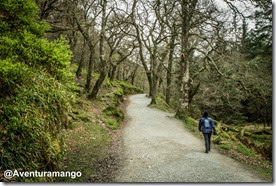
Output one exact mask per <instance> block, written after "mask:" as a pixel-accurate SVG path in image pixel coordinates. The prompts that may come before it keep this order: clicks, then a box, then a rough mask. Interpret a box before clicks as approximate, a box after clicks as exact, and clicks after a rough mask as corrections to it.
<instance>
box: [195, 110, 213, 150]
mask: <svg viewBox="0 0 276 186" xmlns="http://www.w3.org/2000/svg"><path fill="white" fill-rule="evenodd" d="M198 130H199V131H200V132H202V134H203V136H204V140H205V149H206V150H205V153H208V152H209V151H210V150H211V136H212V132H213V134H214V135H216V134H217V132H216V128H215V123H214V122H213V120H212V119H211V118H209V117H208V112H207V111H204V112H203V116H202V118H200V120H199V123H198Z"/></svg>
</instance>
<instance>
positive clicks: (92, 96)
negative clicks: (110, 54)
mask: <svg viewBox="0 0 276 186" xmlns="http://www.w3.org/2000/svg"><path fill="white" fill-rule="evenodd" d="M105 76H106V73H105V72H103V71H102V72H101V74H100V77H99V78H98V80H97V82H96V84H95V86H94V87H93V90H92V92H91V94H89V96H88V99H92V100H95V99H96V98H97V95H98V93H99V90H100V88H101V86H102V83H103V81H104V79H105Z"/></svg>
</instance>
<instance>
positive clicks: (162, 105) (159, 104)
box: [150, 94, 174, 113]
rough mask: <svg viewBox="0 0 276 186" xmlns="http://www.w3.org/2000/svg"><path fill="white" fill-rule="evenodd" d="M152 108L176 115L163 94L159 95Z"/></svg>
mask: <svg viewBox="0 0 276 186" xmlns="http://www.w3.org/2000/svg"><path fill="white" fill-rule="evenodd" d="M150 107H153V108H157V109H160V110H163V111H165V112H170V113H174V110H173V108H172V107H171V106H170V105H168V104H167V103H166V101H165V96H164V95H163V94H158V96H157V98H156V104H151V105H150Z"/></svg>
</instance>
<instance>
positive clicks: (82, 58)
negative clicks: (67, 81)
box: [76, 39, 91, 79]
mask: <svg viewBox="0 0 276 186" xmlns="http://www.w3.org/2000/svg"><path fill="white" fill-rule="evenodd" d="M85 42H86V41H85V39H84V40H83V46H82V51H81V58H80V63H79V66H78V69H77V71H76V77H77V78H78V79H79V78H80V76H81V73H82V68H83V65H84V52H85ZM90 55H91V54H90Z"/></svg>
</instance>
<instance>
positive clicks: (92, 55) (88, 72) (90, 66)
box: [85, 47, 95, 92]
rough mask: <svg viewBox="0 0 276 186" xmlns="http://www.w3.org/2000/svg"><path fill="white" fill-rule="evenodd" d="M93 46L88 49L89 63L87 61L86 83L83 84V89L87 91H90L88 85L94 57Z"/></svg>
mask: <svg viewBox="0 0 276 186" xmlns="http://www.w3.org/2000/svg"><path fill="white" fill-rule="evenodd" d="M94 56H95V48H94V47H93V48H92V49H91V50H90V56H89V63H88V70H87V78H86V84H85V90H87V92H90V87H91V86H90V85H91V79H92V78H91V76H92V70H93V66H94V59H95V57H94Z"/></svg>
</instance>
